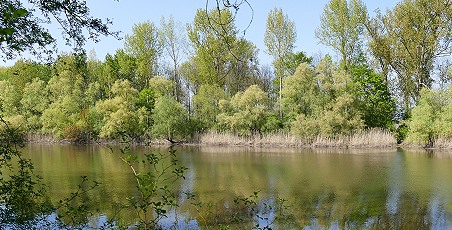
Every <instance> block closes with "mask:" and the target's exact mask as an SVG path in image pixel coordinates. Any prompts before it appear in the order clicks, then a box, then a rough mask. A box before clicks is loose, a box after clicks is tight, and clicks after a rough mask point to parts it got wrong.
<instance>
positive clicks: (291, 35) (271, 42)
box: [264, 8, 297, 116]
mask: <svg viewBox="0 0 452 230" xmlns="http://www.w3.org/2000/svg"><path fill="white" fill-rule="evenodd" d="M296 39H297V33H296V31H295V23H294V22H293V21H291V20H290V19H289V16H288V15H287V14H284V13H283V11H282V9H278V8H275V9H273V10H271V11H270V12H269V13H268V16H267V27H266V30H265V37H264V43H265V46H266V47H267V51H266V52H267V53H268V54H270V55H271V56H273V67H275V73H276V77H278V78H279V101H280V103H281V99H282V94H281V91H282V79H283V77H284V76H286V75H287V70H286V68H285V66H286V64H285V63H286V58H287V57H289V54H290V53H292V51H293V49H294V47H295V41H296ZM280 111H281V104H280ZM280 116H282V113H281V112H280Z"/></svg>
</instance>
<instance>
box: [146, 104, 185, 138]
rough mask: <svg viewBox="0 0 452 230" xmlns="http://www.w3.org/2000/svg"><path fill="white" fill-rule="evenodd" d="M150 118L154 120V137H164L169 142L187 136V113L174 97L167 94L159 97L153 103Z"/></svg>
mask: <svg viewBox="0 0 452 230" xmlns="http://www.w3.org/2000/svg"><path fill="white" fill-rule="evenodd" d="M152 119H153V121H154V125H153V126H152V133H153V134H154V135H155V137H157V138H165V139H167V140H168V141H170V142H174V141H180V140H183V139H184V138H186V137H187V133H188V130H187V128H188V113H187V110H186V109H185V108H184V106H183V105H182V104H180V103H179V102H177V101H176V100H175V99H173V98H171V97H169V96H162V97H159V98H158V99H157V102H156V103H155V108H154V112H153V114H152Z"/></svg>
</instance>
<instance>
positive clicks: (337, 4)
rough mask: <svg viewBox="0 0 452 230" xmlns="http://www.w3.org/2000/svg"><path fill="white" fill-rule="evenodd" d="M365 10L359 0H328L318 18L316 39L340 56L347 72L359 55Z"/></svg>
mask: <svg viewBox="0 0 452 230" xmlns="http://www.w3.org/2000/svg"><path fill="white" fill-rule="evenodd" d="M366 17H367V9H366V7H365V6H364V4H363V3H362V2H361V0H349V1H347V0H330V1H329V3H328V4H326V6H325V8H324V10H323V14H322V16H321V18H320V27H319V28H317V30H316V31H315V34H316V37H317V38H318V39H319V40H320V42H321V43H322V44H324V45H326V46H331V47H332V48H333V49H334V50H335V51H336V52H338V53H339V54H340V55H341V65H342V67H343V68H344V70H345V71H347V72H348V71H349V68H350V66H351V65H353V64H354V63H355V62H356V60H357V59H358V58H359V56H360V55H361V52H362V49H361V46H362V42H361V41H362V38H363V35H364V29H365V27H364V23H365V20H366Z"/></svg>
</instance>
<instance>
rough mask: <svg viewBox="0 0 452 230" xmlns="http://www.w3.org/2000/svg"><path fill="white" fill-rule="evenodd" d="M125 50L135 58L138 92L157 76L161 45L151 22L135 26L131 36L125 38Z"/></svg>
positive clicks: (155, 28) (156, 30)
mask: <svg viewBox="0 0 452 230" xmlns="http://www.w3.org/2000/svg"><path fill="white" fill-rule="evenodd" d="M124 46H125V50H126V52H127V53H128V54H130V55H131V56H133V57H134V58H136V60H137V66H136V68H137V69H136V71H137V75H138V81H137V82H138V85H140V86H141V88H138V89H139V90H141V89H144V88H148V87H149V79H151V78H152V77H153V76H154V75H157V69H158V62H157V61H158V57H159V55H160V54H161V51H162V45H161V44H160V40H159V39H158V29H157V27H156V26H155V25H154V23H153V22H150V21H147V22H144V23H138V24H135V25H134V26H133V28H132V35H126V36H125V44H124Z"/></svg>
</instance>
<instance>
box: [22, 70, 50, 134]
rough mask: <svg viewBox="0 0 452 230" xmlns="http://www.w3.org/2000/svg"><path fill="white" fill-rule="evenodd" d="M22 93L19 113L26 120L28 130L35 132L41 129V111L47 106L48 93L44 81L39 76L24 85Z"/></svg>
mask: <svg viewBox="0 0 452 230" xmlns="http://www.w3.org/2000/svg"><path fill="white" fill-rule="evenodd" d="M23 91H24V95H23V97H22V99H21V100H20V103H21V108H22V111H21V114H23V116H24V118H25V119H26V120H27V125H28V128H29V130H30V131H32V132H37V131H39V130H40V129H41V127H42V124H41V121H40V118H41V116H42V113H43V112H44V111H45V110H46V109H47V108H48V106H49V95H48V92H47V90H46V83H45V82H44V81H42V80H41V79H39V78H35V79H34V80H33V81H32V82H30V83H28V84H26V85H25V88H24V90H23Z"/></svg>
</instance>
